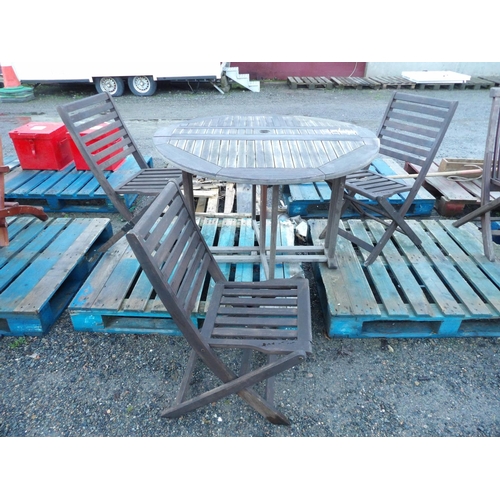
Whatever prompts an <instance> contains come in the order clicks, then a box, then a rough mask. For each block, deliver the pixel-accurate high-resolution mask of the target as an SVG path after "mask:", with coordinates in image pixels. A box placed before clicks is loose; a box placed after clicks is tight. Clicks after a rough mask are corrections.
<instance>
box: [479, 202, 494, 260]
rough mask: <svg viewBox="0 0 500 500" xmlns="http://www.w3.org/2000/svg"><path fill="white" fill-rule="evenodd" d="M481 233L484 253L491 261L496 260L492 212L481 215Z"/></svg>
mask: <svg viewBox="0 0 500 500" xmlns="http://www.w3.org/2000/svg"><path fill="white" fill-rule="evenodd" d="M481 234H482V237H483V249H484V255H485V256H486V258H487V259H488V260H489V261H490V262H495V250H494V248H493V235H492V232H491V212H486V213H484V214H483V215H482V216H481Z"/></svg>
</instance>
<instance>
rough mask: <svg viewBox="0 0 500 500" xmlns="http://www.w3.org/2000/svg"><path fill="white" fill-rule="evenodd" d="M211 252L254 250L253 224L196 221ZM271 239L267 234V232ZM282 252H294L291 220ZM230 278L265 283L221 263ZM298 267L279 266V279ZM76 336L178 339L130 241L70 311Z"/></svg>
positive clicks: (252, 270)
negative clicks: (82, 333)
mask: <svg viewBox="0 0 500 500" xmlns="http://www.w3.org/2000/svg"><path fill="white" fill-rule="evenodd" d="M198 223H199V224H200V227H201V230H202V233H203V236H204V238H205V239H206V241H207V243H208V244H209V245H210V246H214V245H215V246H217V247H225V246H241V247H248V246H255V245H256V242H255V234H254V229H253V227H252V223H251V219H250V218H231V217H225V218H220V217H210V216H208V215H207V216H204V215H201V214H200V216H199V217H198ZM267 233H268V234H269V231H267ZM277 244H278V246H280V245H284V246H293V244H294V227H293V225H292V223H291V221H290V220H289V219H288V218H285V219H282V220H281V222H280V224H279V234H278V243H277ZM219 265H220V266H221V268H222V271H223V272H224V274H225V275H226V277H227V278H228V279H230V280H234V281H258V280H259V279H263V272H262V271H261V266H260V265H259V264H253V263H238V264H227V263H219ZM299 270H300V264H277V265H276V270H275V276H276V278H289V277H291V276H293V275H295V274H296V273H297V272H298V271H299ZM210 293H211V290H210V289H209V290H207V291H205V295H203V296H202V297H200V298H199V301H198V303H197V304H196V306H195V308H194V310H193V320H197V319H202V318H204V317H205V313H206V305H207V301H208V300H209V298H210ZM68 311H69V314H70V316H71V320H72V322H73V326H74V328H75V329H76V330H83V331H93V332H107V333H135V334H142V333H161V334H166V335H180V332H179V330H178V329H177V326H176V325H175V324H174V323H173V321H172V319H171V316H170V314H169V313H168V311H166V309H165V308H164V306H163V304H162V303H161V301H160V300H159V299H158V298H156V297H155V295H154V293H153V290H152V287H151V284H150V283H149V281H148V279H147V278H146V276H145V275H144V273H143V272H142V271H141V270H140V268H139V264H138V262H137V260H136V258H135V256H134V254H133V252H132V250H131V249H130V247H129V245H128V243H127V240H126V239H125V238H122V239H121V240H120V241H119V242H118V243H116V244H115V245H114V246H113V247H112V248H111V249H110V250H108V251H107V252H106V253H105V254H104V255H103V256H102V258H101V259H100V261H99V263H98V264H97V266H96V267H95V269H94V270H93V272H92V273H91V274H90V276H89V277H88V279H87V280H86V281H85V283H84V284H83V286H82V287H81V289H80V290H79V291H78V293H77V294H76V296H75V298H74V299H73V301H72V302H71V303H70V305H69V307H68Z"/></svg>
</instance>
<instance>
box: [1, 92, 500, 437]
mask: <svg viewBox="0 0 500 500" xmlns="http://www.w3.org/2000/svg"><path fill="white" fill-rule="evenodd" d="M93 92H94V90H93V87H91V86H86V85H65V86H57V85H52V86H39V87H37V88H36V89H35V96H36V99H35V100H33V101H30V102H27V103H2V104H0V132H1V136H2V141H3V145H4V155H5V156H8V155H9V154H12V153H13V147H12V143H11V141H10V139H9V137H8V131H9V130H12V129H13V128H16V127H17V126H19V125H20V124H21V123H24V122H26V121H27V120H29V119H31V120H35V121H59V117H58V115H57V112H56V109H55V107H56V105H57V104H58V103H64V102H67V101H68V100H71V99H78V98H81V97H85V96H86V95H90V94H92V93H93ZM410 92H421V93H422V94H426V95H432V96H436V97H441V98H447V99H458V100H459V101H460V104H459V106H458V110H457V113H456V115H455V117H454V119H453V121H452V124H451V126H450V129H449V132H448V134H447V136H446V138H445V140H444V142H443V145H442V147H441V150H440V152H439V153H438V156H450V157H467V158H476V157H477V158H480V157H481V156H482V151H483V148H484V140H485V136H486V127H487V121H488V114H489V107H490V99H489V97H488V95H489V91H488V90H460V91H448V90H437V91H435V90H422V91H410ZM390 93H391V91H390V90H379V91H371V90H362V91H354V90H345V91H341V90H333V91H327V90H308V89H298V90H290V89H288V87H287V86H286V84H284V83H267V84H266V83H264V84H263V85H262V90H261V92H260V93H258V94H252V93H250V92H246V91H241V90H232V91H231V92H229V93H228V94H225V95H222V94H220V93H219V92H217V91H216V90H215V89H213V88H211V87H201V88H200V89H198V91H197V92H195V93H193V92H191V91H190V89H189V88H188V87H186V86H183V85H182V84H178V85H175V86H174V85H169V84H162V85H160V89H159V91H158V93H157V94H156V95H155V96H153V97H151V98H139V97H135V96H133V95H131V94H127V95H124V96H123V97H121V98H118V99H117V103H118V106H119V108H120V110H121V111H122V113H123V117H124V119H125V120H126V121H127V123H128V124H129V125H130V128H131V131H132V133H133V134H134V135H135V136H136V138H137V140H138V143H139V147H140V148H141V150H142V152H143V153H145V154H151V155H152V156H153V158H154V161H155V162H157V163H161V161H162V160H161V158H160V157H159V155H158V153H157V152H156V151H155V149H154V146H153V144H152V135H153V133H154V131H155V130H156V129H157V128H158V127H160V126H164V125H166V124H168V123H170V122H172V121H175V120H180V119H186V118H192V117H196V116H203V115H212V114H225V113H236V112H237V113H273V112H280V113H290V114H304V115H311V116H320V117H335V118H336V119H340V120H346V121H350V122H354V123H356V124H358V125H361V126H365V127H367V128H370V129H372V130H376V128H377V126H378V123H379V120H380V117H381V116H382V114H383V111H384V109H385V105H386V103H387V101H388V99H389V96H390ZM113 223H114V225H116V224H117V221H116V217H114V218H113ZM306 274H307V275H310V273H309V271H308V269H306ZM311 289H312V306H313V311H314V313H313V318H314V325H313V326H314V337H313V340H314V346H313V348H314V352H313V354H312V355H311V356H310V357H309V358H308V359H307V361H306V362H305V363H303V364H302V365H300V366H298V367H296V368H294V369H292V370H289V371H287V372H285V373H283V374H282V375H280V376H279V377H278V380H277V386H276V403H277V405H278V406H279V407H280V408H281V409H282V410H283V411H284V412H285V414H287V416H289V418H290V419H291V421H292V425H291V426H289V427H281V426H273V425H272V424H270V423H267V422H266V421H265V420H264V419H263V418H261V417H260V415H258V414H257V413H255V412H254V411H253V410H252V409H251V408H250V407H249V406H248V405H246V404H245V403H244V402H243V401H242V400H240V399H239V398H238V397H230V398H228V399H225V400H223V401H220V402H218V403H217V404H214V405H212V406H209V407H205V408H203V409H200V410H197V411H195V412H192V413H190V414H188V415H186V416H184V417H182V418H179V419H175V420H166V419H161V418H160V417H159V412H160V410H161V409H162V408H164V407H165V406H166V405H168V404H169V403H170V402H172V401H173V399H174V397H175V394H176V390H177V386H178V383H179V380H180V377H181V376H182V373H183V368H184V365H185V362H186V359H187V356H188V348H187V345H186V342H185V341H184V340H183V339H182V338H180V337H179V338H178V337H168V336H161V335H132V334H129V335H127V334H124V335H112V334H110V335H107V334H100V333H99V334H97V333H96V334H94V333H88V332H79V331H74V330H73V328H72V324H71V320H70V318H69V315H68V313H67V312H65V313H63V314H62V316H61V317H60V319H59V320H58V321H57V322H56V324H55V325H54V326H53V328H52V329H51V330H50V332H49V333H48V334H47V335H45V336H43V337H19V338H17V337H9V336H4V337H2V338H0V436H9V437H21V436H31V437H40V436H53V437H56V436H73V437H77V436H78V437H80V436H81V437H90V436H93V437H98V436H144V437H146V436H148V437H153V436H154V437H164V436H172V437H173V436H192V437H194V436H226V437H250V436H262V437H264V436H274V437H288V436H302V437H326V436H328V437H334V436H335V437H341V436H342V437H354V436H356V437H361V436H401V437H410V436H414V437H417V436H448V437H452V436H455V437H458V436H476V437H480V436H500V397H499V385H500V368H499V366H500V365H499V361H500V340H499V339H498V338H496V337H492V338H450V339H332V338H328V337H327V336H326V334H325V326H324V323H323V319H322V316H321V312H320V311H321V309H320V305H319V300H318V296H317V294H316V288H315V284H314V281H313V280H312V282H311ZM207 377H208V375H207V374H206V373H205V372H204V371H203V370H200V376H198V377H197V378H196V380H195V387H199V388H201V387H203V386H204V383H205V381H206V380H207Z"/></svg>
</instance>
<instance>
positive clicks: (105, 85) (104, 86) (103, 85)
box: [94, 76, 125, 97]
mask: <svg viewBox="0 0 500 500" xmlns="http://www.w3.org/2000/svg"><path fill="white" fill-rule="evenodd" d="M94 82H95V88H96V90H97V92H99V94H102V93H103V92H108V93H109V94H110V95H112V96H113V97H120V96H121V95H123V92H124V91H125V82H124V81H123V78H117V77H114V76H105V77H102V78H95V79H94Z"/></svg>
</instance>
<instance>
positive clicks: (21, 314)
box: [0, 217, 112, 336]
mask: <svg viewBox="0 0 500 500" xmlns="http://www.w3.org/2000/svg"><path fill="white" fill-rule="evenodd" d="M8 222H9V239H10V242H9V245H8V246H6V247H2V248H0V335H13V336H22V335H29V336H36V335H43V334H45V333H47V331H48V330H49V329H50V327H51V326H52V325H53V324H54V322H55V321H56V320H57V318H58V317H59V316H60V314H61V313H62V312H63V310H64V308H65V307H66V306H67V305H68V304H69V302H70V300H71V299H72V297H73V296H74V294H75V293H76V291H77V290H78V288H79V287H80V286H81V285H82V283H83V282H84V280H85V279H86V278H87V276H88V275H89V273H90V271H91V270H92V268H93V267H94V265H95V262H92V259H88V257H89V256H90V255H91V254H92V252H93V250H95V249H96V248H97V247H98V246H99V245H101V244H102V243H104V242H105V241H106V240H107V239H108V238H109V237H110V236H111V234H112V228H111V222H110V220H109V219H106V218H98V219H89V218H81V219H71V218H54V219H52V218H49V219H48V220H47V221H45V222H42V221H40V220H38V219H36V218H34V217H12V218H9V219H8Z"/></svg>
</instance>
